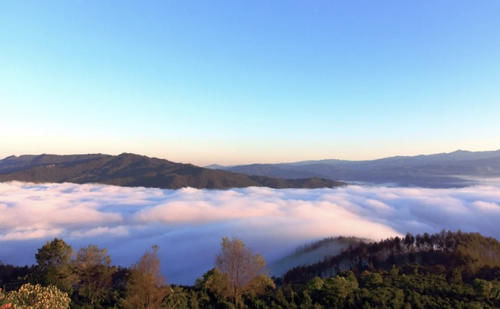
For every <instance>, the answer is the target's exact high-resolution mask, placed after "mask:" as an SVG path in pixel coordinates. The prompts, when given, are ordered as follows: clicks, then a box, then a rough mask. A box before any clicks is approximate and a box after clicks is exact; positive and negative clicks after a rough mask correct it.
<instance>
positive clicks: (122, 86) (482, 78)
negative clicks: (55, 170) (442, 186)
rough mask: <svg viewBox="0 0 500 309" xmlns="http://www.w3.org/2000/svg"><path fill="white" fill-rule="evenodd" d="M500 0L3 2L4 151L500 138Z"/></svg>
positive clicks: (418, 146) (364, 146)
mask: <svg viewBox="0 0 500 309" xmlns="http://www.w3.org/2000/svg"><path fill="white" fill-rule="evenodd" d="M498 16H500V2H499V1H246V2H243V1H76V0H75V1H9V0H6V1H1V2H0V39H1V41H0V42H1V43H0V44H1V45H0V83H1V86H0V110H1V111H2V112H1V114H0V115H1V116H0V120H1V121H0V132H1V133H0V145H1V147H0V156H7V155H10V154H23V153H43V152H44V153H61V154H63V153H88V152H103V153H121V152H125V151H127V152H136V153H141V154H146V155H152V156H158V157H163V158H168V159H170V160H175V161H182V162H193V163H197V164H209V163H214V162H217V163H223V164H235V163H248V162H277V161H294V160H304V159H321V158H343V159H370V158H377V157H382V156H389V155H396V154H419V153H433V152H443V151H453V150H456V149H459V148H460V149H470V150H490V149H498V148H500V142H499V141H500V121H499V118H500V91H499V90H500V87H499V86H498V85H500V31H499V29H500V18H498Z"/></svg>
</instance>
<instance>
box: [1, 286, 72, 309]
mask: <svg viewBox="0 0 500 309" xmlns="http://www.w3.org/2000/svg"><path fill="white" fill-rule="evenodd" d="M7 300H8V301H9V304H11V306H10V307H9V306H6V305H4V307H0V308H30V309H66V308H69V304H70V302H71V299H70V298H69V296H68V294H66V293H64V292H61V291H60V290H59V289H58V288H56V287H55V286H49V287H42V286H41V285H39V284H37V285H31V284H29V283H27V284H24V285H23V286H21V287H20V288H19V290H17V291H12V292H9V294H8V295H7Z"/></svg>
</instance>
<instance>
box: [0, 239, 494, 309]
mask: <svg viewBox="0 0 500 309" xmlns="http://www.w3.org/2000/svg"><path fill="white" fill-rule="evenodd" d="M157 250H158V247H156V246H155V247H153V248H151V249H150V250H148V251H147V252H145V253H144V255H143V256H142V258H141V259H140V260H139V261H138V262H137V263H136V264H134V265H132V266H131V267H128V268H122V267H117V266H113V265H112V263H111V257H110V256H109V255H108V254H107V252H106V249H103V248H98V247H97V246H93V245H89V246H88V247H86V248H81V249H80V250H79V251H77V252H76V253H75V252H73V250H72V248H71V246H69V245H68V244H67V243H65V242H64V241H63V240H61V239H54V240H52V241H50V242H47V243H46V244H45V245H44V246H42V247H41V248H40V249H38V252H37V253H36V261H37V263H36V265H32V266H24V267H19V266H12V265H3V264H0V287H1V288H2V290H1V291H0V308H1V309H6V308H68V307H70V308H150V309H154V308H405V309H406V308H499V307H500V243H499V242H498V241H497V240H495V239H493V238H488V237H484V236H481V235H480V234H477V233H462V232H460V231H458V232H445V231H443V232H441V233H438V234H432V235H430V234H427V233H426V234H423V235H411V234H408V235H406V236H405V237H403V238H400V237H395V238H390V239H386V240H383V241H379V242H372V243H366V242H358V243H356V244H354V245H352V246H350V247H348V248H346V249H345V250H343V251H342V252H341V253H340V254H339V255H336V256H331V257H326V258H325V259H324V260H323V261H321V262H318V263H316V264H313V265H308V266H301V267H296V268H294V269H291V270H290V271H288V272H287V273H286V274H285V275H284V276H283V277H282V278H270V277H269V276H268V275H267V274H266V262H265V260H264V259H263V258H262V256H260V255H259V254H255V253H253V252H252V251H251V250H250V249H248V248H247V247H246V246H245V245H244V243H243V242H242V241H241V240H239V239H234V238H233V239H228V238H223V239H222V243H221V250H220V253H219V254H218V256H217V258H216V260H215V261H214V262H215V263H214V268H213V269H211V270H210V271H208V272H207V273H205V274H203V275H202V276H201V277H200V278H199V279H198V280H197V281H196V283H195V284H194V285H193V286H176V285H171V284H168V283H167V280H166V278H164V277H163V276H162V274H161V272H160V259H159V257H158V255H157Z"/></svg>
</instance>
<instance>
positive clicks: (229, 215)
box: [0, 182, 500, 283]
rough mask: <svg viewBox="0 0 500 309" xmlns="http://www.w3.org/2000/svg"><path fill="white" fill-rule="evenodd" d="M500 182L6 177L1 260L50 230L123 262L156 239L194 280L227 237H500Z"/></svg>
mask: <svg viewBox="0 0 500 309" xmlns="http://www.w3.org/2000/svg"><path fill="white" fill-rule="evenodd" d="M499 189H500V185H499V183H494V182H492V183H487V184H485V185H482V186H477V187H469V188H462V189H422V188H394V187H378V186H348V187H344V188H337V189H314V190H308V189H286V190H275V189H269V188H245V189H232V190H223V191H220V190H197V189H192V188H186V189H181V190H162V189H148V188H125V187H116V186H106V185H97V184H86V185H77V184H67V183H65V184H27V183H20V182H10V183H1V184H0V260H2V261H3V262H6V263H13V264H25V263H28V264H31V263H33V262H34V253H35V252H36V249H37V248H39V247H41V246H42V245H43V243H44V242H45V241H46V240H48V239H51V238H53V237H62V238H63V239H65V240H66V241H67V242H69V243H70V244H71V245H73V247H74V248H78V247H80V246H84V245H87V244H90V243H92V244H98V245H99V246H102V247H106V248H108V250H109V252H110V254H111V256H112V258H113V260H114V262H115V263H117V264H122V265H128V264H131V263H134V262H135V261H136V260H137V259H138V258H139V257H140V256H141V255H142V253H143V252H144V250H145V249H147V248H148V247H150V246H151V245H153V244H158V245H159V246H160V254H161V257H162V262H163V270H164V272H165V274H166V275H167V276H168V278H169V280H170V281H172V282H176V283H192V282H193V281H194V279H195V278H196V277H197V276H200V275H201V274H202V273H203V272H204V271H206V270H208V269H209V268H210V267H212V266H213V262H214V258H215V255H216V253H217V250H218V248H219V242H220V238H221V237H222V236H236V237H240V238H242V239H243V240H244V241H245V242H246V243H247V244H248V245H249V246H250V247H251V248H253V249H254V250H255V251H258V252H261V253H263V254H264V256H266V257H267V259H268V261H272V260H273V259H276V258H279V257H281V256H282V255H283V254H285V253H287V252H289V251H290V250H292V249H293V248H294V247H296V246H298V245H302V244H304V243H305V242H309V241H311V240H315V239H320V238H323V237H328V236H336V235H347V236H358V237H363V238H370V239H381V238H385V237H390V236H394V235H402V234H404V233H406V232H412V233H417V232H437V231H439V230H441V229H451V230H457V229H462V230H464V231H477V232H481V233H483V234H484V235H488V236H493V237H496V238H499V239H500V229H498V226H497V225H498V222H500V190H499Z"/></svg>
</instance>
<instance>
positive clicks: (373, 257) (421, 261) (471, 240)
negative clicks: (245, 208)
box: [284, 231, 500, 283]
mask: <svg viewBox="0 0 500 309" xmlns="http://www.w3.org/2000/svg"><path fill="white" fill-rule="evenodd" d="M410 264H413V265H419V266H422V267H427V266H431V267H435V266H440V267H442V268H443V269H459V270H460V271H461V272H464V273H466V274H473V273H476V272H478V271H480V270H481V269H482V268H484V267H500V243H499V242H498V241H497V240H496V239H494V238H490V237H484V236H482V235H480V234H478V233H462V232H460V231H459V232H457V233H452V232H444V231H443V232H441V233H439V234H427V233H425V234H423V235H416V236H413V235H411V234H407V235H406V236H405V237H404V238H400V237H395V238H389V239H386V240H383V241H379V242H372V243H367V242H358V243H357V244H354V245H351V246H349V247H348V248H346V249H344V250H343V251H342V252H341V253H340V254H338V255H335V256H331V257H328V258H326V259H324V260H323V261H321V262H318V263H315V264H312V265H307V266H299V267H295V268H293V269H291V270H289V271H288V272H287V273H286V274H285V275H284V280H285V282H288V283H299V282H302V283H304V282H307V281H308V280H311V279H312V278H314V277H316V276H319V277H331V276H334V275H335V274H338V273H340V272H342V271H346V270H351V271H355V272H362V271H364V270H375V269H390V268H391V267H393V266H394V265H410ZM438 268H439V267H438Z"/></svg>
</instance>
